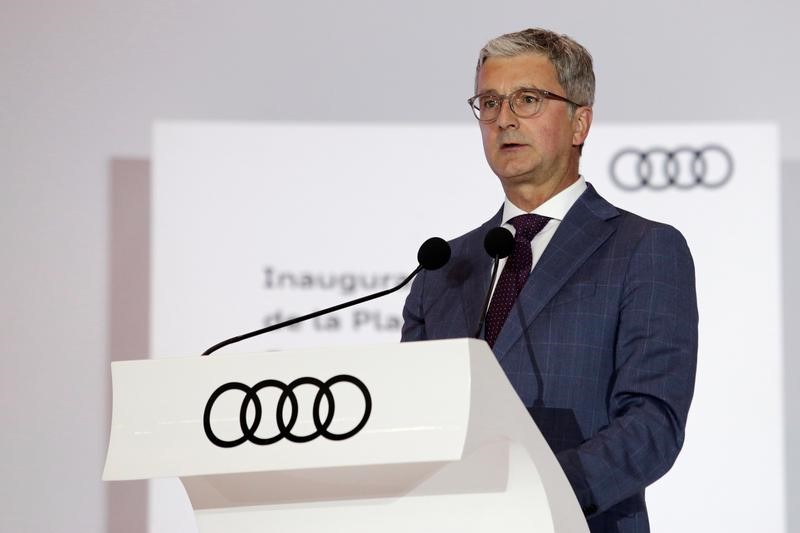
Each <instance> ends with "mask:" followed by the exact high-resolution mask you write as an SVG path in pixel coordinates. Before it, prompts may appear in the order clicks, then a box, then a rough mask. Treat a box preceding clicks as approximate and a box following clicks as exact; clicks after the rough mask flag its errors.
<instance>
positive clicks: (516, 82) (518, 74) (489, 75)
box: [477, 54, 562, 94]
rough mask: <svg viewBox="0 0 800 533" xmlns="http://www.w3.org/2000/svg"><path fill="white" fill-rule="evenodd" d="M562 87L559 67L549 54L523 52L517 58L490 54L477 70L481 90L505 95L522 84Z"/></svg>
mask: <svg viewBox="0 0 800 533" xmlns="http://www.w3.org/2000/svg"><path fill="white" fill-rule="evenodd" d="M531 86H533V87H538V88H539V89H546V90H548V91H554V92H559V91H561V90H562V87H561V84H559V82H558V74H557V73H556V69H555V67H554V66H553V64H552V63H551V62H550V60H549V59H548V58H547V56H545V55H542V54H522V55H519V56H514V57H490V58H489V59H487V60H486V61H485V62H484V63H483V65H482V66H481V69H480V71H478V79H477V89H478V93H479V94H480V93H484V92H497V93H499V94H506V93H509V92H511V91H513V90H515V89H519V88H520V87H531Z"/></svg>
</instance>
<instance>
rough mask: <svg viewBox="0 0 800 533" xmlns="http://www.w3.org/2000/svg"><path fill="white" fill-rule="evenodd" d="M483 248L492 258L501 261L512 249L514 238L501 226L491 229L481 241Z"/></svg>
mask: <svg viewBox="0 0 800 533" xmlns="http://www.w3.org/2000/svg"><path fill="white" fill-rule="evenodd" d="M483 247H484V248H485V249H486V253H487V254H489V256H490V257H492V258H494V257H496V258H498V259H502V258H504V257H508V256H509V255H511V251H512V250H513V249H514V236H513V235H512V234H511V232H510V231H508V230H507V229H506V228H504V227H502V226H499V227H497V228H492V229H490V230H489V231H488V232H487V233H486V237H485V238H484V239H483Z"/></svg>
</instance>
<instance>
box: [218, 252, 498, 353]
mask: <svg viewBox="0 0 800 533" xmlns="http://www.w3.org/2000/svg"><path fill="white" fill-rule="evenodd" d="M422 268H423V267H422V265H419V266H418V267H417V268H416V269H414V272H412V273H411V274H409V275H408V277H407V278H406V279H404V280H403V281H402V282H400V284H399V285H397V286H395V287H392V288H390V289H386V290H383V291H381V292H376V293H375V294H369V295H367V296H362V297H361V298H356V299H355V300H350V301H349V302H344V303H341V304H338V305H334V306H333V307H328V308H327V309H322V310H320V311H314V312H313V313H309V314H307V315H303V316H298V317H296V318H292V319H290V320H286V321H284V322H279V323H277V324H272V325H271V326H267V327H265V328H261V329H257V330H255V331H251V332H250V333H245V334H243V335H238V336H236V337H231V338H230V339H227V340H224V341H222V342H220V343H217V344H215V345H214V346H212V347H211V348H209V349H208V350H206V351H205V352H203V355H210V354H211V353H213V352H216V351H217V350H219V349H220V348H222V347H224V346H227V345H229V344H233V343H235V342H239V341H243V340H245V339H249V338H250V337H256V336H258V335H262V334H264V333H269V332H270V331H275V330H276V329H281V328H285V327H288V326H291V325H293V324H297V323H298V322H302V321H304V320H310V319H312V318H316V317H318V316H320V315H324V314H326V313H333V312H336V311H339V310H341V309H345V308H346V307H351V306H354V305H358V304H360V303H364V302H368V301H370V300H374V299H375V298H380V297H381V296H386V295H387V294H391V293H393V292H395V291H398V290H400V289H402V288H403V287H404V286H405V285H406V284H408V282H409V281H411V280H412V278H413V277H414V276H416V275H417V274H418V273H419V271H420V270H422ZM495 268H497V267H496V266H495ZM492 280H494V276H492ZM492 283H494V281H493V282H492Z"/></svg>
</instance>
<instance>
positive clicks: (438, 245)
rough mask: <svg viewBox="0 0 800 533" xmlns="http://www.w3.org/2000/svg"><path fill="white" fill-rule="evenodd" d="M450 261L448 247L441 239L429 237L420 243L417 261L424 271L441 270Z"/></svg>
mask: <svg viewBox="0 0 800 533" xmlns="http://www.w3.org/2000/svg"><path fill="white" fill-rule="evenodd" d="M449 260H450V245H449V244H447V241H446V240H444V239H442V238H441V237H431V238H430V239H428V240H427V241H425V242H423V243H422V246H420V247H419V252H417V261H419V264H420V265H421V266H422V268H424V269H425V270H436V269H439V268H442V267H443V266H444V265H446V264H447V262H448V261H449Z"/></svg>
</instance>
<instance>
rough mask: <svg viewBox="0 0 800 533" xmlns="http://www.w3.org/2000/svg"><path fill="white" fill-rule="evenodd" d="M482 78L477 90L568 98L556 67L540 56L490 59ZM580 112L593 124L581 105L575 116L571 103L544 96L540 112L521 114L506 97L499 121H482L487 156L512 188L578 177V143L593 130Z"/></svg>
mask: <svg viewBox="0 0 800 533" xmlns="http://www.w3.org/2000/svg"><path fill="white" fill-rule="evenodd" d="M477 82H478V83H477V89H478V91H477V92H478V94H484V93H494V94H499V95H507V94H509V93H511V92H513V91H515V90H517V89H520V88H523V87H535V88H538V89H543V90H546V91H550V92H552V93H555V94H558V95H561V96H565V94H564V93H565V91H564V88H563V87H561V85H560V84H559V82H558V76H557V75H556V70H555V67H553V65H552V63H550V60H549V59H547V57H545V56H543V55H540V54H525V55H520V56H516V57H493V58H490V59H487V60H486V62H485V63H484V64H483V66H482V67H481V69H480V71H479V73H478V79H477ZM581 110H583V111H587V112H588V113H589V116H588V120H589V122H591V112H590V111H589V110H588V108H580V109H579V113H576V114H575V116H574V117H570V114H569V104H567V103H566V102H560V101H556V100H545V101H544V103H543V106H542V110H541V111H540V112H539V113H538V114H537V115H535V116H533V117H529V118H520V117H518V116H516V115H515V114H514V113H513V112H512V111H511V109H510V107H509V105H508V101H507V100H506V101H503V104H502V108H501V110H500V115H499V116H498V117H497V120H495V121H494V122H489V123H483V122H481V123H480V128H481V135H482V137H483V151H484V153H485V154H486V160H487V161H488V162H489V166H490V167H491V168H492V170H493V171H494V173H495V174H497V176H498V177H499V178H500V181H501V182H502V183H503V187H504V188H505V189H506V191H507V192H508V187H514V186H517V185H524V184H531V185H534V186H537V187H546V186H548V184H553V187H554V188H555V187H557V186H558V184H560V183H563V180H565V179H569V180H571V179H574V178H577V163H578V157H579V156H578V150H577V148H574V146H577V145H579V144H581V143H582V142H583V139H584V138H585V137H586V133H588V124H586V123H585V121H584V122H583V123H581V120H582V119H581V113H580V111H581ZM583 126H585V128H584V127H583ZM584 129H585V131H583V130H584ZM576 141H577V142H576ZM568 174H574V175H568Z"/></svg>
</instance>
